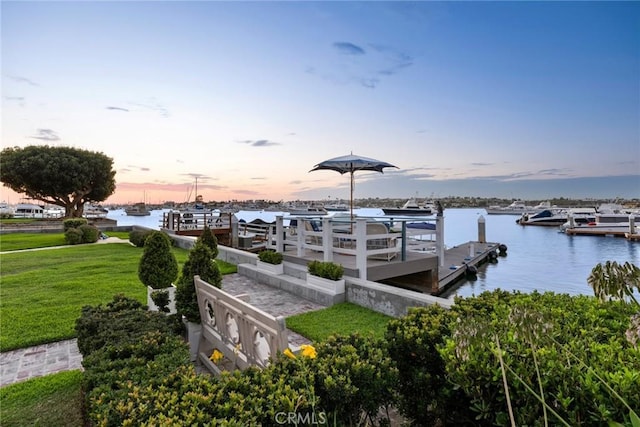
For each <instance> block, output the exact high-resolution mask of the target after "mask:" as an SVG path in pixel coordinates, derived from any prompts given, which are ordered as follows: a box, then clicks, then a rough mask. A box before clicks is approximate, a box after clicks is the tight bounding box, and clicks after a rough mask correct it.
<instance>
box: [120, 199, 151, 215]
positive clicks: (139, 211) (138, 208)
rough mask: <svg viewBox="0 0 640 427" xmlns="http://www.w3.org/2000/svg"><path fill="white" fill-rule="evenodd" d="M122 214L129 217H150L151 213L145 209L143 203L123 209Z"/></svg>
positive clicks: (145, 206)
mask: <svg viewBox="0 0 640 427" xmlns="http://www.w3.org/2000/svg"><path fill="white" fill-rule="evenodd" d="M124 212H125V213H126V214H127V215H129V216H149V215H151V211H150V210H149V209H148V208H147V205H146V204H145V203H144V202H140V203H135V204H133V205H131V206H129V207H127V208H125V210H124Z"/></svg>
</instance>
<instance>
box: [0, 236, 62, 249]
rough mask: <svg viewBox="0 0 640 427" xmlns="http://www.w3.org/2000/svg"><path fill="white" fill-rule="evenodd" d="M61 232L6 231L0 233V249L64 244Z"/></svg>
mask: <svg viewBox="0 0 640 427" xmlns="http://www.w3.org/2000/svg"><path fill="white" fill-rule="evenodd" d="M66 244H67V242H65V240H64V234H63V233H8V234H0V251H2V252H4V251H17V250H20V249H34V248H47V247H50V246H62V245H66Z"/></svg>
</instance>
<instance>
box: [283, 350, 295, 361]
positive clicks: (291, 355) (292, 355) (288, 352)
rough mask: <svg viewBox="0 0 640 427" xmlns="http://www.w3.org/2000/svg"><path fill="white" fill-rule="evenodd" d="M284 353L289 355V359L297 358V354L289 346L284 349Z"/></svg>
mask: <svg viewBox="0 0 640 427" xmlns="http://www.w3.org/2000/svg"><path fill="white" fill-rule="evenodd" d="M283 354H284V355H285V356H287V357H288V358H289V359H295V358H296V355H295V354H293V352H292V351H291V349H289V348H285V349H284V351H283Z"/></svg>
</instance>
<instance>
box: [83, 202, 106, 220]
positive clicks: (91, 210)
mask: <svg viewBox="0 0 640 427" xmlns="http://www.w3.org/2000/svg"><path fill="white" fill-rule="evenodd" d="M108 213H109V211H108V210H107V209H105V208H103V207H102V206H100V205H94V204H92V203H85V205H84V211H83V214H82V216H83V217H85V218H87V219H100V218H106V217H107V214H108Z"/></svg>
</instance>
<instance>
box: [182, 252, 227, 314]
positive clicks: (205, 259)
mask: <svg viewBox="0 0 640 427" xmlns="http://www.w3.org/2000/svg"><path fill="white" fill-rule="evenodd" d="M196 275H197V276H200V278H201V279H202V280H204V281H205V282H207V283H210V284H212V285H213V286H215V287H217V288H220V287H222V274H221V273H220V268H218V264H216V262H215V261H214V260H213V259H212V257H211V250H210V249H209V248H208V247H207V246H205V245H204V243H202V242H196V245H195V246H194V247H193V249H191V250H190V251H189V256H188V257H187V260H186V261H185V263H184V265H183V266H182V272H181V274H180V278H179V280H178V283H177V284H176V309H177V311H178V313H179V314H181V315H183V316H184V317H185V318H186V319H187V320H188V321H190V322H194V323H200V311H199V309H198V298H197V294H196V286H195V283H194V282H193V276H196Z"/></svg>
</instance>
